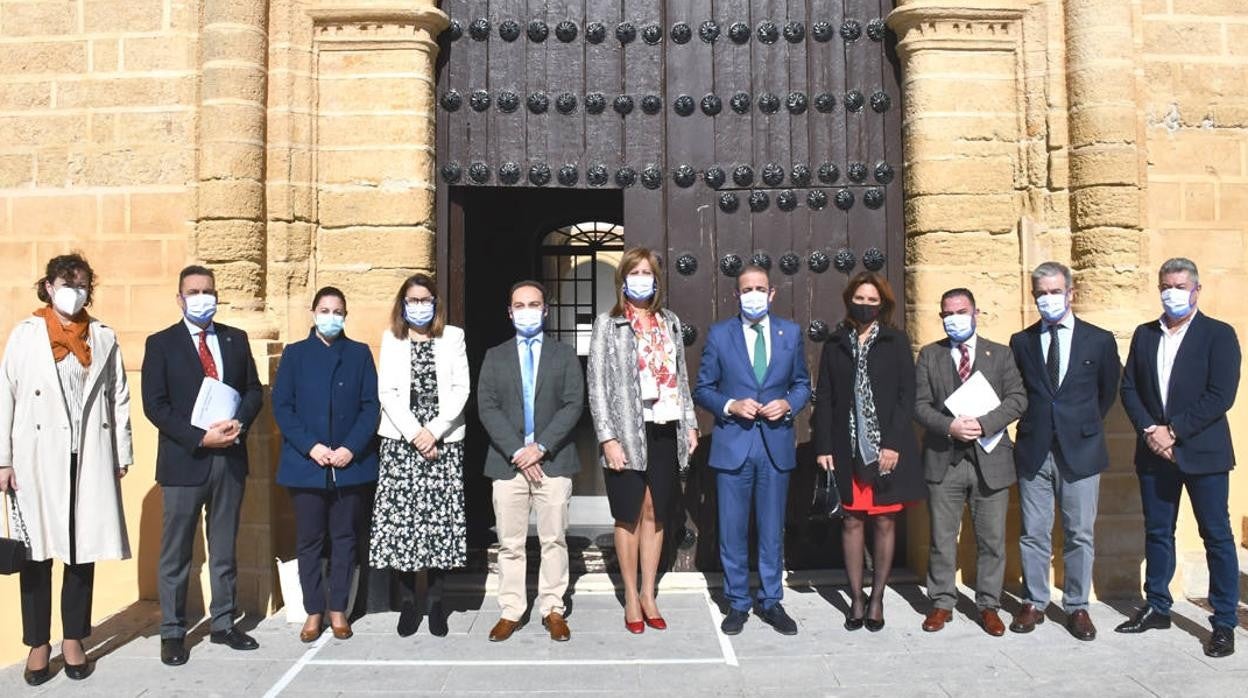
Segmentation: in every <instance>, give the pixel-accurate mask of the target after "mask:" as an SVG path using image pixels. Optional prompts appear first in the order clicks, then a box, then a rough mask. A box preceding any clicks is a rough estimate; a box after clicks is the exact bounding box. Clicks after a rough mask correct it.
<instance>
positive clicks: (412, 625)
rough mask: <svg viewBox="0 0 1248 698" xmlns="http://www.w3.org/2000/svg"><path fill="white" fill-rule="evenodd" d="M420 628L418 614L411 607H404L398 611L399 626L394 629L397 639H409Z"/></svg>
mask: <svg viewBox="0 0 1248 698" xmlns="http://www.w3.org/2000/svg"><path fill="white" fill-rule="evenodd" d="M419 628H420V613H419V612H418V611H417V610H416V609H415V608H414V607H412V606H405V607H404V608H403V610H402V611H399V625H398V627H397V628H396V629H395V630H396V631H397V632H398V633H399V637H411V636H413V635H415V634H416V631H417V630H418V629H419Z"/></svg>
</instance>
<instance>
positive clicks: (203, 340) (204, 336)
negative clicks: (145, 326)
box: [199, 332, 965, 380]
mask: <svg viewBox="0 0 1248 698" xmlns="http://www.w3.org/2000/svg"><path fill="white" fill-rule="evenodd" d="M964 358H965V357H964ZM199 363H201V364H202V365H203V367H204V375H205V376H207V377H208V378H212V379H214V380H215V379H217V378H218V376H217V362H216V361H213V360H212V352H210V351H208V333H207V332H200V333H199Z"/></svg>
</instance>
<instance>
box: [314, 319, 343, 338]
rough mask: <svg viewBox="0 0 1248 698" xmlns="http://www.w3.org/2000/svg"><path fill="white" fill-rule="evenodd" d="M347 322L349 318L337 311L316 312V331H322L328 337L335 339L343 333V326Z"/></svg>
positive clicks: (323, 335) (322, 334)
mask: <svg viewBox="0 0 1248 698" xmlns="http://www.w3.org/2000/svg"><path fill="white" fill-rule="evenodd" d="M346 322H347V318H345V317H343V316H342V315H337V314H335V313H317V314H316V331H317V332H320V333H321V336H322V337H325V338H326V339H333V338H334V337H337V336H338V335H340V334H342V327H343V325H345V324H346Z"/></svg>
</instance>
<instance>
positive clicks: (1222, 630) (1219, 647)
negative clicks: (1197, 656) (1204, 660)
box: [1205, 625, 1235, 657]
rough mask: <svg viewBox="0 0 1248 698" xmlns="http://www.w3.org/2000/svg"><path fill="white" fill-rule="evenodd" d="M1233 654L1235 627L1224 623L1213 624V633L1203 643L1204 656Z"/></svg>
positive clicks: (1227, 655)
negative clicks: (1206, 642)
mask: <svg viewBox="0 0 1248 698" xmlns="http://www.w3.org/2000/svg"><path fill="white" fill-rule="evenodd" d="M1232 654H1235V628H1230V627H1227V626H1225V625H1215V626H1213V635H1211V636H1210V637H1209V644H1207V645H1205V656H1206V657H1229V656H1231V655H1232Z"/></svg>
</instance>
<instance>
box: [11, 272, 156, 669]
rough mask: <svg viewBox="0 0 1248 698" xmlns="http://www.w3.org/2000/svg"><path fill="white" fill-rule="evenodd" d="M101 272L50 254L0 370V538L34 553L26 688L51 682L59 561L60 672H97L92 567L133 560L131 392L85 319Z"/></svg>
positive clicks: (26, 597)
mask: <svg viewBox="0 0 1248 698" xmlns="http://www.w3.org/2000/svg"><path fill="white" fill-rule="evenodd" d="M94 289H95V272H94V271H92V269H91V265H90V264H88V263H87V260H85V259H83V257H82V256H81V255H78V254H68V255H62V256H59V257H55V258H53V259H52V260H51V261H50V262H48V266H47V270H46V273H45V274H44V277H43V278H42V279H40V280H39V281H38V282H36V284H35V291H36V293H37V295H38V297H39V300H40V301H42V302H43V303H45V304H46V305H45V306H44V307H41V308H39V309H38V310H36V311H35V313H34V316H33V317H29V318H27V319H25V320H22V321H21V322H19V323H18V324H17V326H16V327H14V328H13V332H12V334H10V336H9V342H8V346H7V347H5V350H4V359H3V363H2V364H0V381H2V382H3V386H2V387H0V492H4V493H5V494H6V496H5V500H6V501H5V506H6V507H7V514H8V516H7V520H6V522H5V529H4V530H5V534H6V535H7V537H9V538H14V539H18V540H21V541H22V542H24V543H25V544H26V546H27V552H28V557H27V561H26V563H25V565H24V566H23V568H22V569H21V587H22V604H21V607H22V641H23V642H24V643H25V644H26V645H27V646H29V647H30V648H31V650H30V655H29V656H28V657H27V659H26V672H25V679H26V682H27V683H28V684H30V685H32V686H37V685H39V684H41V683H44V682H45V681H47V680H48V679H50V678H51V676H52V674H51V672H50V671H49V669H48V662H49V659H50V656H51V653H52V646H51V645H50V644H49V640H50V634H51V615H52V560H53V559H54V558H55V559H57V560H61V561H62V562H63V563H64V564H65V574H64V582H63V585H62V591H61V623H62V630H63V638H64V641H63V642H62V645H61V652H62V654H63V656H64V659H65V675H66V676H68V677H69V678H71V679H84V678H86V677H87V676H88V675H90V673H91V664H90V663H89V662H88V661H87V656H86V653H85V652H84V650H83V646H82V640H83V639H84V638H86V637H87V636H88V635H89V634H90V633H91V596H92V590H93V586H94V578H95V563H96V562H97V561H99V560H124V559H127V558H129V557H130V544H129V540H128V538H127V535H126V523H125V515H124V513H123V512H122V504H121V484H120V482H119V481H120V479H121V477H122V476H124V475H125V474H126V470H127V468H129V466H130V464H131V463H132V462H133V460H134V459H133V457H132V456H133V453H132V450H131V443H130V392H129V388H128V386H127V384H126V373H125V369H124V367H123V364H122V360H121V348H120V347H119V346H118V344H117V336H116V334H115V333H114V332H113V330H112V329H111V328H109V327H108V326H106V325H104V324H102V323H100V321H98V320H96V319H95V318H92V317H91V316H90V315H88V314H87V312H86V310H85V308H86V307H87V306H89V305H90V304H91V300H92V295H93V291H94Z"/></svg>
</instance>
